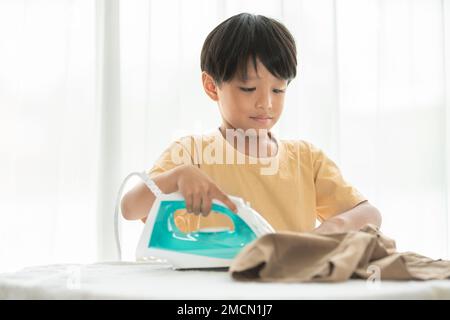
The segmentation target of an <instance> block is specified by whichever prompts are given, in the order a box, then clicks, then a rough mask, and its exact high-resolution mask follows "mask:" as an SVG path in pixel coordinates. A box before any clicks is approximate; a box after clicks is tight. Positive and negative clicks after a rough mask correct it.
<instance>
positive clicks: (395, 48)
mask: <svg viewBox="0 0 450 320" xmlns="http://www.w3.org/2000/svg"><path fill="white" fill-rule="evenodd" d="M240 12H250V13H256V14H263V15H267V16H270V17H273V18H276V19H278V20H280V21H281V22H283V23H284V24H285V25H286V26H287V27H288V29H289V30H290V31H291V32H292V34H293V35H294V38H295V39H296V42H297V49H298V61H299V66H298V76H297V78H296V79H295V80H294V81H293V82H292V83H291V84H290V86H289V88H288V91H287V96H286V102H285V111H284V114H283V115H282V118H281V120H280V122H279V123H278V124H277V126H276V127H275V128H274V131H275V132H276V133H278V136H280V137H281V138H290V139H304V140H307V141H310V142H312V143H314V144H315V145H316V146H318V147H320V148H322V149H323V150H325V152H326V153H327V154H328V155H329V156H330V157H331V158H332V159H333V160H335V161H336V163H337V164H338V165H339V167H340V168H341V170H342V172H343V174H344V177H345V178H346V179H347V180H348V181H350V182H351V183H352V184H353V185H354V186H355V187H357V188H358V189H359V190H360V191H361V192H362V193H363V194H365V195H366V196H367V197H368V198H369V200H370V202H371V203H372V204H374V205H375V206H376V207H378V208H379V209H380V211H381V213H382V215H383V226H382V231H384V233H385V234H387V235H389V236H390V237H392V238H394V239H396V240H397V245H398V248H399V250H400V251H416V252H418V253H421V254H424V255H427V256H430V257H434V258H448V257H449V245H448V243H449V237H448V234H449V226H450V225H449V206H448V201H449V185H448V182H449V177H450V173H449V166H448V164H449V163H450V161H449V155H450V154H449V151H450V134H449V132H450V130H449V125H450V1H448V0H411V1H407V0H403V1H399V0H389V1H381V0H378V1H377V0H335V1H332V0H319V1H317V0H315V1H313V0H303V1H298V0H280V1H275V0H272V1H260V0H259V1H256V0H255V1H237V0H233V1H231V0H230V1H224V0H222V1H218V0H216V1H211V0H203V1H182V0H164V1H163V0H154V1H145V0H132V1H130V0H127V1H119V0H112V1H105V0H103V1H102V0H97V1H91V0H72V1H70V0H65V1H62V0H46V1H45V0H34V1H18V0H0V206H1V210H0V270H1V271H3V270H12V269H15V268H19V267H22V266H26V265H36V264H49V263H63V262H75V263H87V262H93V261H98V260H114V259H115V250H114V243H113V228H112V216H113V209H114V208H113V205H114V201H115V196H116V193H117V191H118V187H119V185H120V182H121V180H122V179H123V178H124V177H125V176H126V175H127V174H128V173H129V172H130V171H136V170H138V171H140V170H144V169H146V168H149V167H151V166H152V163H153V162H154V161H155V160H156V158H157V157H158V156H159V154H160V153H161V152H162V151H163V149H164V148H166V147H167V146H168V144H169V143H170V142H171V141H173V139H175V138H177V137H179V136H181V135H184V134H191V133H201V132H205V131H209V130H210V129H214V128H216V127H217V126H218V125H219V124H220V121H221V119H220V115H219V112H218V109H217V105H216V104H215V103H214V102H213V101H211V100H210V99H209V98H208V97H207V96H206V94H205V93H204V92H203V89H202V86H201V76H200V50H201V47H202V44H203V41H204V39H205V38H206V36H207V34H208V33H209V32H210V31H211V30H212V29H213V28H214V27H215V26H216V25H217V24H219V23H220V22H221V21H223V20H224V19H226V18H228V17H229V16H231V15H234V14H237V13H240ZM141 228H142V224H141V223H140V222H128V221H127V222H125V223H123V224H122V231H123V239H124V242H125V243H124V246H125V258H126V259H133V251H134V245H135V241H136V239H137V237H138V236H139V232H140V230H141Z"/></svg>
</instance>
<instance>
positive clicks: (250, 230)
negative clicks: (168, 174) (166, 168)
mask: <svg viewBox="0 0 450 320" xmlns="http://www.w3.org/2000/svg"><path fill="white" fill-rule="evenodd" d="M229 198H230V199H231V201H233V202H234V203H235V204H236V206H237V207H238V212H237V213H234V212H233V211H231V210H230V209H229V208H228V207H226V206H225V205H224V204H223V203H222V202H220V201H218V200H215V199H214V200H213V202H212V208H211V211H212V212H217V213H218V214H223V215H225V216H227V217H228V218H229V219H230V220H231V222H232V223H233V226H234V229H230V228H205V229H199V230H195V231H192V232H183V231H181V230H180V229H179V228H178V227H177V225H176V223H175V212H177V210H182V209H186V203H185V201H184V198H183V196H182V194H181V193H179V192H175V193H171V194H163V195H161V196H159V197H157V198H156V200H155V202H154V203H153V206H152V208H151V209H150V212H149V214H148V217H147V220H146V223H145V227H144V230H143V232H142V236H141V238H140V241H139V244H138V246H137V249H136V259H137V261H155V260H156V261H160V262H166V263H168V264H170V265H172V266H173V268H174V269H197V268H224V267H229V266H230V264H231V261H232V260H233V259H234V257H235V256H236V255H237V254H238V253H239V252H240V251H241V250H242V248H244V247H245V246H246V245H247V244H249V243H250V242H252V241H254V240H255V239H257V238H258V237H261V236H263V235H265V234H267V233H273V232H275V230H274V229H273V228H272V226H271V225H270V224H269V223H268V222H267V221H266V220H265V219H264V218H263V217H262V216H261V215H260V214H259V213H258V212H256V211H255V210H253V209H252V208H251V207H250V206H249V205H248V204H247V203H245V202H244V201H243V199H241V198H238V197H234V196H229ZM190 214H193V213H190Z"/></svg>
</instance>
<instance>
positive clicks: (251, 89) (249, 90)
mask: <svg viewBox="0 0 450 320" xmlns="http://www.w3.org/2000/svg"><path fill="white" fill-rule="evenodd" d="M240 89H241V90H242V91H244V92H251V91H254V90H255V89H256V88H240Z"/></svg>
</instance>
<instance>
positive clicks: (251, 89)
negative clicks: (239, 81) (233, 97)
mask: <svg viewBox="0 0 450 320" xmlns="http://www.w3.org/2000/svg"><path fill="white" fill-rule="evenodd" d="M240 89H241V90H242V91H244V92H252V91H255V90H256V88H242V87H241V88H240ZM273 92H275V93H283V92H284V90H280V89H274V90H273Z"/></svg>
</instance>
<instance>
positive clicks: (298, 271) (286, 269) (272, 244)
mask: <svg viewBox="0 0 450 320" xmlns="http://www.w3.org/2000/svg"><path fill="white" fill-rule="evenodd" d="M229 272H230V274H231V276H232V277H233V278H234V279H236V280H254V281H282V282H314V281H317V282H325V281H326V282H337V281H345V280H348V279H349V278H362V279H368V278H369V277H370V278H371V279H374V277H379V279H380V280H431V279H446V278H450V261H445V260H441V259H439V260H433V259H430V258H427V257H424V256H421V255H419V254H415V253H412V252H405V253H399V252H397V251H396V249H395V242H394V240H392V239H390V238H388V237H386V236H385V235H383V234H382V233H381V232H380V231H379V230H378V228H377V227H375V226H373V225H367V226H365V227H363V228H362V229H361V230H360V231H350V232H346V233H336V234H329V235H318V234H313V233H294V232H279V233H274V234H267V235H265V236H263V237H261V238H259V239H257V240H255V241H254V242H253V243H251V244H249V245H248V246H247V247H245V248H244V249H243V250H242V251H241V252H240V253H239V254H238V256H237V257H236V258H235V259H234V261H233V263H232V265H231V266H230V269H229Z"/></svg>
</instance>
